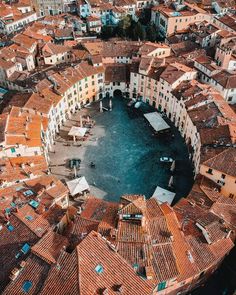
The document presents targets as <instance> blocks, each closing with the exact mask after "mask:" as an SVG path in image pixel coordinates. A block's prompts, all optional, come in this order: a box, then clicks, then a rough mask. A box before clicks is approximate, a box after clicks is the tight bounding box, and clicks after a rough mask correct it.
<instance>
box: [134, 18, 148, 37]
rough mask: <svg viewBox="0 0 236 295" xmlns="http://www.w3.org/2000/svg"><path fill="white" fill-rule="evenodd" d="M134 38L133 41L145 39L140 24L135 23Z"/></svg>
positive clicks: (143, 30)
mask: <svg viewBox="0 0 236 295" xmlns="http://www.w3.org/2000/svg"><path fill="white" fill-rule="evenodd" d="M134 36H135V40H145V39H146V31H145V28H144V27H143V26H142V24H141V23H140V22H137V23H136V25H135V28H134Z"/></svg>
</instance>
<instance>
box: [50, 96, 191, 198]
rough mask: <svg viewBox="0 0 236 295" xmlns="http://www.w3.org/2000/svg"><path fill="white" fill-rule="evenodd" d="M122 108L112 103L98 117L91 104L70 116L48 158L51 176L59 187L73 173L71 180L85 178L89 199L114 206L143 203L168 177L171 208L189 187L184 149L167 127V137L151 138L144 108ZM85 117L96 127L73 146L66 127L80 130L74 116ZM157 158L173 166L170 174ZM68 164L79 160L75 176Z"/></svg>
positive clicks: (122, 101)
mask: <svg viewBox="0 0 236 295" xmlns="http://www.w3.org/2000/svg"><path fill="white" fill-rule="evenodd" d="M127 103H128V101H127V100H125V99H123V98H120V97H114V98H112V111H109V110H108V111H104V112H102V113H101V112H99V106H100V105H99V102H95V103H93V104H91V105H90V106H88V107H87V108H83V109H82V110H81V111H79V112H77V113H76V114H74V115H73V116H72V118H71V119H70V120H68V121H67V122H66V123H65V126H63V128H62V129H61V131H60V134H59V136H58V138H57V139H56V144H55V146H54V151H53V152H51V153H50V169H51V172H52V174H54V175H56V176H57V177H59V178H60V179H62V180H65V181H67V180H70V179H72V178H73V177H74V174H75V172H76V175H77V177H79V176H85V178H86V180H87V182H88V183H89V185H90V188H91V194H92V195H94V196H96V197H100V198H104V199H106V200H109V201H118V200H119V198H120V196H121V195H123V194H131V193H132V194H144V195H145V196H146V197H147V198H149V197H151V196H152V194H153V193H154V191H155V189H156V186H160V187H162V188H165V189H169V187H168V183H169V180H170V177H171V175H173V188H172V190H173V191H174V192H175V193H176V196H175V199H174V203H175V202H176V201H178V200H179V199H180V198H181V197H185V196H186V195H187V194H188V192H189V191H190V189H191V187H192V184H193V176H192V167H191V164H190V162H189V160H188V151H187V148H186V146H185V143H184V141H183V139H182V138H181V136H180V134H179V132H178V131H177V129H176V128H175V127H173V125H172V124H171V123H170V122H169V121H168V124H169V125H170V126H171V129H170V134H168V135H162V136H154V134H153V130H152V128H151V127H150V126H149V125H148V122H147V120H145V118H144V116H143V113H145V112H148V111H154V110H153V109H152V108H151V107H149V106H147V105H144V104H142V107H140V108H139V110H135V109H134V108H133V109H131V108H128V107H127ZM103 106H104V107H106V108H109V101H108V100H104V101H103ZM87 115H89V116H90V117H91V119H92V120H94V121H95V122H96V124H95V126H94V127H93V128H92V129H91V131H90V133H91V134H90V136H89V137H88V139H87V140H86V141H76V142H75V143H74V142H73V138H68V132H69V130H70V129H71V127H72V126H80V116H87ZM160 157H171V158H173V159H174V160H175V161H176V162H175V163H176V165H175V170H174V172H171V171H170V166H171V164H170V163H162V162H160ZM71 159H80V160H81V163H80V168H77V169H76V171H74V169H71V168H70V166H69V161H70V160H71ZM91 163H94V166H93V167H91Z"/></svg>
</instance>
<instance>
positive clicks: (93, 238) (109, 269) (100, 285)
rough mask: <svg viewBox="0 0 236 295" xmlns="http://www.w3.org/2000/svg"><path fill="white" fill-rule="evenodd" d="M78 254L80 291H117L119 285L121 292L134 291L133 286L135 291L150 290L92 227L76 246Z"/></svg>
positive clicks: (146, 292) (147, 284) (130, 292)
mask: <svg viewBox="0 0 236 295" xmlns="http://www.w3.org/2000/svg"><path fill="white" fill-rule="evenodd" d="M88 249H90V251H88ZM77 255H78V268H79V289H80V294H83V295H86V294H88V295H90V294H93V293H98V294H99V292H100V293H101V292H102V291H105V290H107V291H108V293H109V294H116V293H117V292H116V291H117V289H118V287H119V286H121V287H122V294H127V295H128V294H133V290H134V289H135V293H136V294H137V295H138V294H140V295H144V294H150V292H151V289H152V287H150V285H149V283H148V282H147V281H144V280H143V279H142V278H141V277H139V276H138V275H137V274H136V273H135V272H134V270H133V269H132V267H131V266H130V265H129V264H128V263H127V262H126V261H125V260H124V259H123V258H122V257H121V256H120V255H119V254H118V253H116V251H114V250H113V249H112V247H111V246H109V243H107V242H106V241H105V240H103V239H102V237H101V236H100V235H99V234H97V233H95V232H94V231H93V232H91V233H90V234H89V235H88V236H87V237H86V238H85V239H84V240H83V241H82V242H81V243H80V244H79V245H78V246H77ZM114 270H119V271H114ZM137 286H138V288H137Z"/></svg>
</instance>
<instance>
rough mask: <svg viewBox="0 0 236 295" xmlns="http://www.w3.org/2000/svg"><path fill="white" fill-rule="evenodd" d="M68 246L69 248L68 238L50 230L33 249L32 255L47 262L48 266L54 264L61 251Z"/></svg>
mask: <svg viewBox="0 0 236 295" xmlns="http://www.w3.org/2000/svg"><path fill="white" fill-rule="evenodd" d="M66 246H68V241H67V238H66V237H64V236H62V235H59V234H57V233H56V232H54V231H52V230H50V231H48V233H46V234H45V235H44V236H43V238H41V240H39V241H38V243H36V244H35V245H34V246H33V247H32V253H34V254H35V255H37V256H38V257H40V258H41V259H43V260H45V261H46V262H47V263H48V264H54V263H56V261H57V258H58V257H59V254H60V251H61V249H62V248H64V247H66Z"/></svg>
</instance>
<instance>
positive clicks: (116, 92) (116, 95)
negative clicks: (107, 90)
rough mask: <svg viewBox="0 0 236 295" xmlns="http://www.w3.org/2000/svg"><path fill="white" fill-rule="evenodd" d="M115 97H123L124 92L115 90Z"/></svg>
mask: <svg viewBox="0 0 236 295" xmlns="http://www.w3.org/2000/svg"><path fill="white" fill-rule="evenodd" d="M113 97H122V92H121V90H119V89H116V90H114V92H113Z"/></svg>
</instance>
